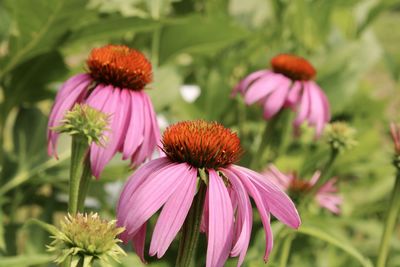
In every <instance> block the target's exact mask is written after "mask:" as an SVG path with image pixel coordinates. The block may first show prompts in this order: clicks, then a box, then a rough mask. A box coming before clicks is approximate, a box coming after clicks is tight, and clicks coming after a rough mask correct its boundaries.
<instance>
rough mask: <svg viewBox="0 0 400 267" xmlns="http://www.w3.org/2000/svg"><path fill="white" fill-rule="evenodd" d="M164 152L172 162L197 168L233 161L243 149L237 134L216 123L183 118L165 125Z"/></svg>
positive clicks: (214, 166) (222, 164) (212, 166)
mask: <svg viewBox="0 0 400 267" xmlns="http://www.w3.org/2000/svg"><path fill="white" fill-rule="evenodd" d="M162 144H163V150H164V152H165V154H166V155H167V156H168V157H169V158H170V159H171V160H172V161H174V162H186V163H188V164H190V165H192V166H194V167H196V168H213V169H216V168H218V167H224V166H227V165H229V164H232V163H234V162H236V161H237V160H238V159H239V158H240V156H241V154H242V152H243V150H242V148H241V146H240V140H239V138H238V136H237V135H236V133H233V132H232V131H231V130H229V129H227V128H225V127H224V126H222V125H221V124H219V123H217V122H206V121H203V120H195V121H184V122H179V123H177V124H174V125H172V126H170V127H168V128H167V129H166V130H165V132H164V134H163V138H162Z"/></svg>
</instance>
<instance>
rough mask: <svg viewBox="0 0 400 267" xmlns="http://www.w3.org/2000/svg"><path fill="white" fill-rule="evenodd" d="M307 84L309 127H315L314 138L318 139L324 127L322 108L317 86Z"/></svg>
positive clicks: (310, 83) (312, 83)
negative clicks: (309, 101)
mask: <svg viewBox="0 0 400 267" xmlns="http://www.w3.org/2000/svg"><path fill="white" fill-rule="evenodd" d="M307 84H308V90H309V94H310V100H311V103H310V114H309V118H308V121H309V124H310V125H314V126H315V136H316V137H317V138H318V137H319V136H320V135H321V134H322V130H323V129H324V126H325V120H324V107H323V103H322V99H321V98H320V94H319V93H318V90H319V88H318V87H317V85H316V84H315V83H314V82H308V83H307Z"/></svg>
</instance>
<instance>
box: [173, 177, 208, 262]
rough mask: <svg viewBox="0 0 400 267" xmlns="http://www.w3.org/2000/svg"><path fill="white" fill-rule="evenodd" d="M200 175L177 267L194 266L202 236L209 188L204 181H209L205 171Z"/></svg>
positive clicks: (184, 230) (180, 244) (183, 233)
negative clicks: (204, 208) (202, 218)
mask: <svg viewBox="0 0 400 267" xmlns="http://www.w3.org/2000/svg"><path fill="white" fill-rule="evenodd" d="M199 173H200V178H201V179H199V190H198V192H197V194H196V196H195V198H194V200H193V203H192V206H191V207H190V210H189V213H188V216H187V217H186V220H185V223H184V224H183V227H182V235H181V239H180V243H179V250H178V257H177V259H176V265H175V266H176V267H189V266H193V262H194V255H195V252H196V248H197V243H198V240H199V236H200V223H201V216H202V214H203V206H204V200H205V197H206V191H207V186H206V184H205V183H204V179H207V177H206V176H207V174H205V172H204V170H203V171H201V170H199Z"/></svg>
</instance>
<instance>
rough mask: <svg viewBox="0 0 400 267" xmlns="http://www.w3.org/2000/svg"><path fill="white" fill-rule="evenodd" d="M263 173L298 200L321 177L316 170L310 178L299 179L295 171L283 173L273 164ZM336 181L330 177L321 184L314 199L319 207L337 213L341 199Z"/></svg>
mask: <svg viewBox="0 0 400 267" xmlns="http://www.w3.org/2000/svg"><path fill="white" fill-rule="evenodd" d="M263 174H264V175H265V176H266V177H267V178H268V179H270V180H271V181H273V182H274V183H275V184H276V185H277V186H279V187H280V188H281V189H282V190H284V191H286V192H288V194H289V196H291V197H292V198H293V199H295V200H299V199H301V198H302V197H304V196H305V195H306V194H307V193H309V192H310V191H311V189H312V188H313V187H314V185H315V184H316V183H317V182H318V180H319V179H320V178H321V172H319V171H316V172H315V173H314V175H313V176H312V177H311V179H310V180H304V179H301V178H300V177H298V176H297V175H296V173H291V174H288V175H285V174H283V173H282V172H280V171H279V170H278V169H277V168H276V167H275V166H273V165H270V166H269V167H268V169H267V170H266V171H264V172H263ZM336 182H337V179H336V178H332V179H330V180H329V181H328V182H326V183H325V184H324V185H322V186H321V187H320V188H319V190H318V192H317V193H316V194H315V201H316V202H317V203H318V205H319V206H320V207H322V208H325V209H327V210H329V211H331V212H332V213H335V214H339V213H340V206H341V204H342V202H343V199H342V197H340V196H339V195H338V194H337V191H338V190H337V187H336Z"/></svg>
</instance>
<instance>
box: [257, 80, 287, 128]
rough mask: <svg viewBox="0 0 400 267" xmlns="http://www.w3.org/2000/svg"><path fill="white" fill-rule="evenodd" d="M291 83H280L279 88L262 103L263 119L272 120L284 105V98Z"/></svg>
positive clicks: (285, 81)
mask: <svg viewBox="0 0 400 267" xmlns="http://www.w3.org/2000/svg"><path fill="white" fill-rule="evenodd" d="M290 83H291V81H289V80H287V79H284V80H282V81H281V84H280V85H279V88H278V89H277V90H275V91H273V92H272V93H271V94H270V95H269V96H268V97H267V98H266V100H265V102H264V118H265V119H267V120H268V119H270V118H272V117H273V116H274V115H275V114H276V113H278V111H279V110H280V109H281V108H282V106H283V104H284V103H285V100H286V96H287V94H288V92H289V87H290Z"/></svg>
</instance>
